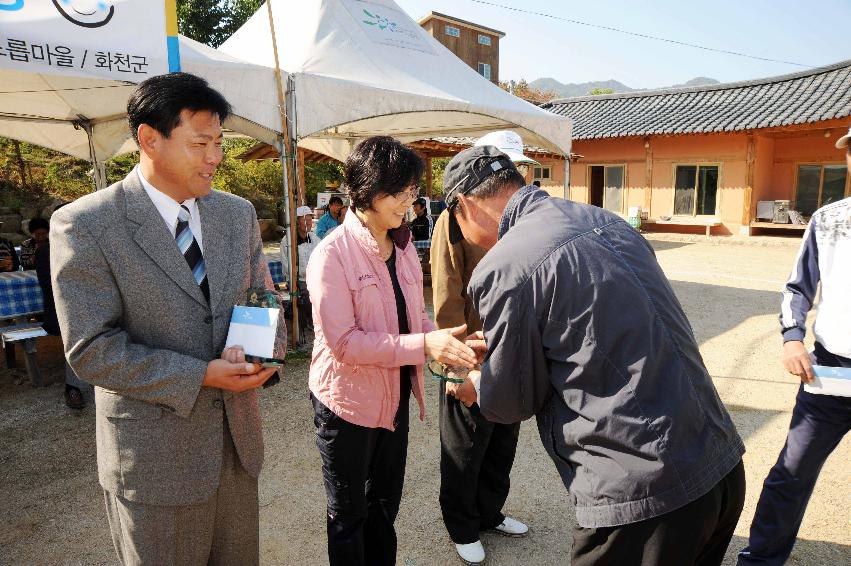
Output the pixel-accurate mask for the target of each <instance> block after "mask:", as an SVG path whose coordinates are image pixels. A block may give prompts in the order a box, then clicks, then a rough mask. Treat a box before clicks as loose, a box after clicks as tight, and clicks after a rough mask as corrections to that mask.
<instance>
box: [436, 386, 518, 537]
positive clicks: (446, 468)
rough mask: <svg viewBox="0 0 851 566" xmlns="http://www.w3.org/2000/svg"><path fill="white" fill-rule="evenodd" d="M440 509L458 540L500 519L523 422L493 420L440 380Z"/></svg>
mask: <svg viewBox="0 0 851 566" xmlns="http://www.w3.org/2000/svg"><path fill="white" fill-rule="evenodd" d="M439 395H440V510H441V511H442V512H443V523H444V524H445V525H446V530H447V531H449V537H450V538H451V539H452V542H454V543H456V544H470V543H472V542H476V541H477V540H479V531H483V530H486V529H492V528H494V527H495V526H497V525H499V524H500V523H501V522H502V520H503V519H504V518H505V516H504V515H503V514H502V506H503V504H504V503H505V499H506V498H507V497H508V491H509V488H510V486H511V483H510V480H509V474H510V473H511V466H512V465H513V464H514V453H515V451H516V450H517V438H518V436H519V434H520V423H515V424H511V425H504V424H497V423H492V422H490V421H488V420H487V419H485V418H484V417H483V416H482V415H481V413H480V412H479V406H478V405H473V406H472V407H470V408H469V409H468V408H467V407H465V406H464V404H463V403H461V402H460V401H458V400H457V399H455V398H454V397H447V396H446V395H445V384H444V383H443V382H441V384H440V391H439Z"/></svg>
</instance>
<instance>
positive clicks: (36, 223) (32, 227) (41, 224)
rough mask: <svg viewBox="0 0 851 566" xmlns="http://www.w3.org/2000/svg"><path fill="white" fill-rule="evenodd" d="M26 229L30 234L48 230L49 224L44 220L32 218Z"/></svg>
mask: <svg viewBox="0 0 851 566" xmlns="http://www.w3.org/2000/svg"><path fill="white" fill-rule="evenodd" d="M27 229H28V230H29V231H30V234H32V233H33V232H35V231H36V230H39V229H44V230H50V222H48V221H47V219H46V218H32V219H30V222H29V224H27Z"/></svg>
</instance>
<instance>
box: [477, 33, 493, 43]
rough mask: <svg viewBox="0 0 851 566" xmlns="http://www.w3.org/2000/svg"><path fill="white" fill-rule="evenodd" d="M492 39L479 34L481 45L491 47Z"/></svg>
mask: <svg viewBox="0 0 851 566" xmlns="http://www.w3.org/2000/svg"><path fill="white" fill-rule="evenodd" d="M490 44H491V38H490V36H489V35H482V34H479V45H490Z"/></svg>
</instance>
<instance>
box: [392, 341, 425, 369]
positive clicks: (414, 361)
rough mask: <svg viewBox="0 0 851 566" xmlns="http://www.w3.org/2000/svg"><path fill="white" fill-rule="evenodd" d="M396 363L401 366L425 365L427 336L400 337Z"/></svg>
mask: <svg viewBox="0 0 851 566" xmlns="http://www.w3.org/2000/svg"><path fill="white" fill-rule="evenodd" d="M399 345H400V346H401V347H400V348H399V351H398V356H397V360H396V363H398V364H399V365H400V366H420V365H423V364H424V363H425V334H402V335H401V336H399Z"/></svg>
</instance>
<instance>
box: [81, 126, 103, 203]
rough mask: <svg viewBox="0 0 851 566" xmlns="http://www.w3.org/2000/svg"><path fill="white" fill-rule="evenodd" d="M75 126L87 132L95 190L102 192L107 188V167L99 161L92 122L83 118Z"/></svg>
mask: <svg viewBox="0 0 851 566" xmlns="http://www.w3.org/2000/svg"><path fill="white" fill-rule="evenodd" d="M74 125H75V126H77V127H78V128H80V129H82V130H83V131H84V132H86V140H87V141H88V142H89V161H91V162H92V171H93V175H92V177H93V179H94V182H95V189H96V190H98V191H99V190H101V189H105V188H106V167H105V165H104V164H103V163H102V162H101V161H98V158H97V151H95V140H94V135H93V132H92V122H91V120H87V119H84V118H82V117H81V119H80V120H77V121H75V122H74Z"/></svg>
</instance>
